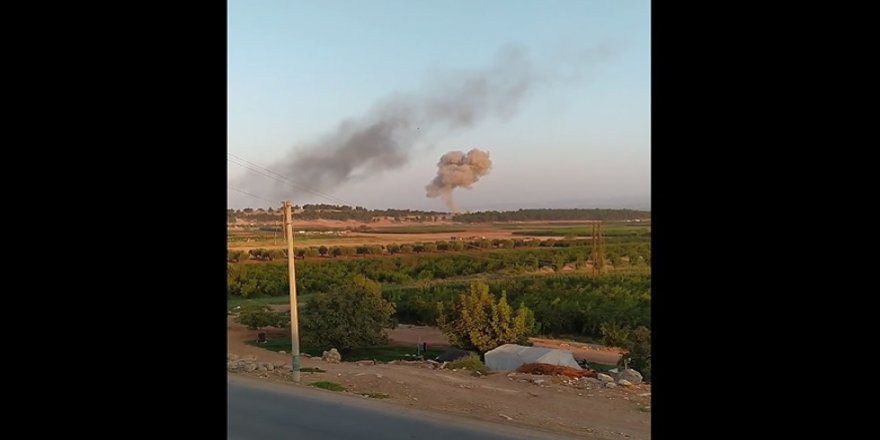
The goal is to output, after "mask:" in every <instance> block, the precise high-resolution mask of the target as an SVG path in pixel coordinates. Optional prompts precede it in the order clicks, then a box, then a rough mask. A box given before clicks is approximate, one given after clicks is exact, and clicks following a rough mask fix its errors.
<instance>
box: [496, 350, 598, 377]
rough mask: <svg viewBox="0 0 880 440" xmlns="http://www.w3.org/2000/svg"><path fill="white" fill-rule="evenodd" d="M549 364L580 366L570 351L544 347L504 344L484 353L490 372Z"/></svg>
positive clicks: (579, 367)
mask: <svg viewBox="0 0 880 440" xmlns="http://www.w3.org/2000/svg"><path fill="white" fill-rule="evenodd" d="M531 363H538V364H550V365H562V366H563V367H571V368H577V369H578V370H581V369H582V368H581V366H580V365H578V363H577V361H575V360H574V356H572V354H571V352H570V351H565V350H557V349H554V348H544V347H524V346H522V345H516V344H504V345H502V346H500V347H498V348H496V349H494V350H492V351H489V352H486V366H487V367H488V368H489V369H490V370H496V371H498V370H500V371H505V370H516V369H517V368H519V366H520V365H522V364H531Z"/></svg>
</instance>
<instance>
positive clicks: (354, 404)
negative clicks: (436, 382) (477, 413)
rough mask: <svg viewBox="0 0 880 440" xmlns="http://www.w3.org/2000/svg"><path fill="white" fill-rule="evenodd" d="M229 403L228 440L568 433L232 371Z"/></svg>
mask: <svg viewBox="0 0 880 440" xmlns="http://www.w3.org/2000/svg"><path fill="white" fill-rule="evenodd" d="M226 408H227V412H228V416H227V428H226V430H227V438H228V439H230V440H236V439H246V440H262V439H322V440H323V439H326V440H335V439H358V440H370V439H376V440H380V439H381V440H395V439H419V440H422V439H424V440H433V439H437V440H441V439H442V440H450V439H454V440H477V439H479V440H492V439H499V440H500V439H561V438H564V437H560V436H555V435H552V434H547V433H543V432H539V431H530V430H524V429H521V428H516V427H512V426H505V425H502V424H494V423H487V422H479V421H472V420H469V419H462V418H457V417H453V416H448V415H445V414H437V413H430V412H427V411H421V410H415V409H412V408H406V407H402V406H399V405H394V404H390V403H386V402H381V401H376V400H373V399H370V400H367V399H364V400H361V399H360V398H353V397H351V396H348V395H338V394H335V393H333V392H330V391H323V390H316V389H309V388H303V387H299V386H290V385H281V384H272V383H266V382H261V381H258V380H254V379H250V378H244V377H240V376H229V379H228V387H227V404H226Z"/></svg>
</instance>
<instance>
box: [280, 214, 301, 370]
mask: <svg viewBox="0 0 880 440" xmlns="http://www.w3.org/2000/svg"><path fill="white" fill-rule="evenodd" d="M284 226H285V232H286V233H287V268H288V274H289V275H290V345H291V347H290V351H291V354H293V362H292V364H291V365H292V367H293V381H294V382H299V319H298V318H297V313H296V269H294V265H293V216H292V214H291V213H290V200H287V201H285V202H284Z"/></svg>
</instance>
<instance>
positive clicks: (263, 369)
mask: <svg viewBox="0 0 880 440" xmlns="http://www.w3.org/2000/svg"><path fill="white" fill-rule="evenodd" d="M257 370H259V371H269V370H267V369H266V367H264V366H262V365H261V366H260V367H259V368H257Z"/></svg>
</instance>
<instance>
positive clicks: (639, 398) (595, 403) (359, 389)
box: [227, 318, 651, 439]
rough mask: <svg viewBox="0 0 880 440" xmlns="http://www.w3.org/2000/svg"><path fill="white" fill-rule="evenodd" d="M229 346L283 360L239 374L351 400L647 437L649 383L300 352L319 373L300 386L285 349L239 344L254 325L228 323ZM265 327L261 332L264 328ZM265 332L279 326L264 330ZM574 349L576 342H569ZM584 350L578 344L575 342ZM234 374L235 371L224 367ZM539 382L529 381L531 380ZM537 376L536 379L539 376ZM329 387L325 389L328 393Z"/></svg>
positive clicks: (401, 337)
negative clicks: (341, 392)
mask: <svg viewBox="0 0 880 440" xmlns="http://www.w3.org/2000/svg"><path fill="white" fill-rule="evenodd" d="M227 327H228V332H227V344H228V350H227V351H228V352H229V353H230V354H234V355H238V356H242V357H244V356H253V357H255V358H256V359H257V360H258V361H261V362H270V363H273V364H276V365H281V364H286V365H285V366H284V367H281V368H279V369H277V370H275V371H274V372H259V371H255V372H252V373H243V374H247V375H249V376H254V377H261V378H263V379H264V380H270V381H276V382H279V383H286V384H289V386H303V385H306V384H308V383H312V382H317V381H322V380H326V381H332V382H336V383H339V384H341V385H343V386H344V387H346V388H347V389H348V390H349V392H348V393H347V394H350V395H351V396H352V398H356V399H363V398H365V397H362V396H360V395H359V394H357V393H384V394H387V395H388V398H387V399H384V400H385V401H387V402H390V403H394V404H398V405H402V406H408V407H417V408H420V409H426V410H433V411H439V412H443V413H447V414H454V415H460V416H463V417H468V418H473V419H478V420H487V421H491V422H496V423H505V424H512V425H519V426H524V427H529V428H532V429H538V430H544V431H549V432H555V433H561V434H566V435H575V436H578V437H584V438H594V439H620V438H632V439H649V438H650V433H651V414H650V405H651V397H650V392H651V387H650V385H645V384H641V385H636V386H634V387H620V386H618V387H616V388H611V389H608V388H604V387H602V386H600V385H599V384H598V383H596V381H595V380H594V379H588V380H581V381H574V382H573V381H569V380H567V379H565V378H560V377H546V376H541V377H538V376H535V377H532V376H530V375H523V374H513V375H508V374H506V373H504V372H498V373H492V374H489V375H487V376H481V377H474V376H471V374H470V373H469V372H467V371H461V370H460V371H450V370H436V369H431V368H430V366H429V365H427V364H425V363H413V364H376V365H358V364H356V363H352V362H342V363H338V364H333V363H328V362H325V361H322V360H321V359H319V358H305V357H303V358H302V361H301V364H302V367H320V368H322V369H324V370H327V371H326V372H325V373H302V379H301V383H300V384H293V383H292V382H291V380H290V377H289V374H290V373H289V368H290V367H289V365H290V361H291V358H290V355H289V354H284V355H282V354H278V353H275V352H272V351H268V350H264V349H261V348H258V347H254V346H250V345H247V344H245V343H244V341H246V340H253V339H256V337H257V331H255V330H248V329H246V328H245V327H243V326H241V325H239V324H236V323H234V322H232V320H231V318H230V319H229V321H228V325H227ZM264 331H265V330H264ZM395 332H396V333H394V334H393V337H394V338H395V339H396V340H397V341H398V342H400V343H408V342H410V341H412V339H413V338H416V341H417V340H418V337H419V336H423V337H424V338H428V339H429V343H430V338H435V340H437V339H436V337H437V331H436V329H430V328H412V327H410V328H398V329H397V330H395ZM266 333H267V334H268V337H269V338H273V337H283V334H284V333H285V332H284V331H280V330H275V331H271V330H270V331H266ZM440 336H442V334H441V335H440ZM575 348H580V347H575ZM580 349H583V348H580ZM230 374H237V373H230ZM536 380H537V381H538V383H534V381H536ZM541 380H543V382H540V381H541ZM328 392H329V391H328Z"/></svg>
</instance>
